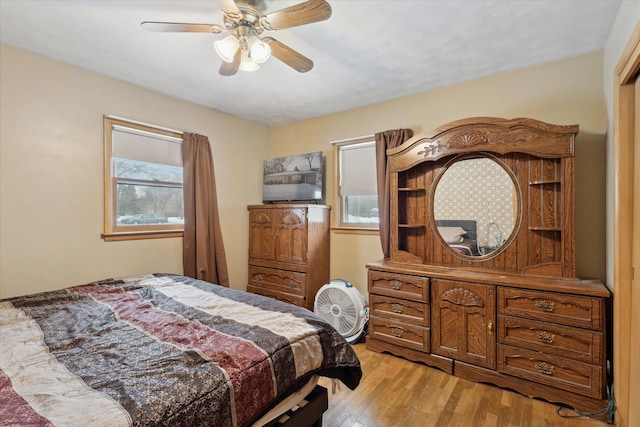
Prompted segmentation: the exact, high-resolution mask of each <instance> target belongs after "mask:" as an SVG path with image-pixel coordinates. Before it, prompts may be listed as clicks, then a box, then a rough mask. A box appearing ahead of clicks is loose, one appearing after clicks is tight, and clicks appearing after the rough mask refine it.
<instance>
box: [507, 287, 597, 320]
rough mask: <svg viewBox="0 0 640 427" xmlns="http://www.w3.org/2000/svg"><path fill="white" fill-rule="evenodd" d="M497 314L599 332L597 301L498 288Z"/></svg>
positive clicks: (574, 296)
mask: <svg viewBox="0 0 640 427" xmlns="http://www.w3.org/2000/svg"><path fill="white" fill-rule="evenodd" d="M498 313H499V314H506V315H509V316H517V317H525V318H528V319H536V320H544V321H547V322H554V323H559V324H562V325H570V326H578V327H581V328H589V329H596V330H599V329H601V328H602V325H603V319H602V316H603V313H604V309H603V300H602V299H601V298H594V297H587V296H580V295H570V294H559V293H553V292H539V291H529V290H524V289H515V288H504V287H498Z"/></svg>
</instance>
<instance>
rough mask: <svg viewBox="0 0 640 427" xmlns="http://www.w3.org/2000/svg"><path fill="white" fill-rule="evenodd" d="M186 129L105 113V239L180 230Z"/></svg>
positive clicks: (169, 234)
mask: <svg viewBox="0 0 640 427" xmlns="http://www.w3.org/2000/svg"><path fill="white" fill-rule="evenodd" d="M181 144H182V135H181V134H180V133H178V132H175V131H170V130H167V129H162V128H157V127H153V126H150V125H144V124H141V123H136V122H129V121H126V120H122V119H117V118H113V117H105V119H104V148H105V154H104V161H105V165H104V210H105V212H104V234H103V238H104V239H105V240H131V239H148V238H157V237H179V236H182V231H183V227H184V207H183V197H182V145H181Z"/></svg>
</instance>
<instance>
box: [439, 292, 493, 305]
mask: <svg viewBox="0 0 640 427" xmlns="http://www.w3.org/2000/svg"><path fill="white" fill-rule="evenodd" d="M441 298H442V300H443V301H448V302H450V303H451V304H455V305H463V306H465V307H484V300H483V299H482V297H481V296H480V295H478V294H477V293H475V292H473V291H470V290H469V289H464V288H453V289H449V290H447V291H445V292H443V293H442V295H441Z"/></svg>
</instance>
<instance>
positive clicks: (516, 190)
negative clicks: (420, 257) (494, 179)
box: [427, 152, 522, 262]
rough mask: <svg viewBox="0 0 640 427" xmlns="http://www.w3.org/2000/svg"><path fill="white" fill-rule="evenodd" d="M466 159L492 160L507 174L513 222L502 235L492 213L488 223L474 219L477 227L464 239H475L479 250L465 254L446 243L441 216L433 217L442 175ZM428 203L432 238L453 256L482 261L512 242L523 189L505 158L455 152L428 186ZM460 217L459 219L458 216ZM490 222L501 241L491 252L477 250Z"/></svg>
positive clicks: (518, 220) (518, 218) (515, 231)
mask: <svg viewBox="0 0 640 427" xmlns="http://www.w3.org/2000/svg"><path fill="white" fill-rule="evenodd" d="M469 160H489V161H491V162H494V163H495V166H496V167H497V168H500V169H501V171H502V172H504V174H505V175H506V177H508V179H509V181H510V183H511V185H512V188H511V194H510V195H509V197H510V198H511V199H512V200H511V209H512V210H511V215H512V216H513V219H512V221H513V225H512V227H511V228H510V232H509V234H508V235H507V236H505V235H503V234H502V233H503V231H504V230H503V229H501V228H500V227H499V225H498V223H496V222H494V221H493V216H491V220H490V222H489V223H485V224H478V223H477V222H476V221H474V222H476V227H474V229H473V231H472V233H473V239H467V240H469V241H473V240H475V243H474V245H475V246H476V247H477V252H478V253H477V254H475V253H473V254H469V255H467V254H465V253H464V252H463V251H461V250H456V249H454V248H455V245H454V246H452V245H451V244H449V243H447V242H446V241H445V239H444V238H443V236H442V235H441V234H440V232H439V229H438V222H439V221H441V220H442V219H437V218H436V196H437V191H438V188H440V187H439V186H440V185H441V184H442V181H443V177H444V176H445V174H447V173H448V172H450V171H452V168H453V167H454V165H458V164H459V162H465V161H469ZM513 198H515V201H514V200H513ZM427 206H428V209H427V215H428V218H429V221H430V223H431V229H432V230H433V235H434V237H435V238H436V239H437V240H438V241H439V242H440V244H441V245H442V246H443V247H444V248H445V249H447V250H448V251H449V252H450V253H451V254H452V255H453V256H454V257H457V258H460V259H463V260H466V261H470V262H483V261H486V260H488V259H491V258H494V257H496V256H498V255H500V254H501V253H502V252H504V251H505V250H506V249H507V248H508V247H509V245H511V244H512V243H513V242H514V240H515V238H516V236H517V234H518V231H519V230H520V226H521V223H522V190H521V188H520V184H519V183H518V178H517V177H516V175H515V174H514V172H513V171H512V170H511V169H510V168H509V166H508V165H507V164H506V163H505V162H504V161H502V160H501V159H500V158H499V157H496V156H494V155H493V154H491V153H486V152H478V153H475V152H474V153H469V154H458V155H454V156H453V157H451V158H450V159H449V160H448V161H447V163H446V164H445V165H444V167H443V168H442V169H441V170H440V171H439V172H438V174H437V176H436V178H435V179H434V180H433V183H432V184H431V189H430V191H429V203H428V205H427ZM464 218H470V219H472V218H473V219H474V220H475V219H476V217H475V216H465V217H464ZM459 219H462V218H459ZM444 221H448V222H453V223H455V221H454V220H453V219H451V218H447V219H444ZM491 225H495V227H496V229H497V230H498V231H499V232H500V235H501V237H500V239H499V240H500V244H499V245H498V246H497V247H496V248H495V249H494V250H492V251H491V252H488V253H484V254H483V253H481V251H480V242H481V238H482V237H483V234H484V233H485V231H489V230H490V229H491ZM503 228H504V224H503ZM465 243H466V242H465ZM463 249H466V248H465V247H464V246H463Z"/></svg>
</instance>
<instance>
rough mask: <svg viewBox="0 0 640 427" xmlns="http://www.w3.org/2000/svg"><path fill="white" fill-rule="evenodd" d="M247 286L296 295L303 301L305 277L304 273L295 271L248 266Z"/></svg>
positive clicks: (305, 284) (305, 285) (305, 286)
mask: <svg viewBox="0 0 640 427" xmlns="http://www.w3.org/2000/svg"><path fill="white" fill-rule="evenodd" d="M249 285H250V286H251V287H252V288H260V289H265V290H270V291H273V292H283V293H286V294H291V295H297V296H300V297H301V298H302V300H304V296H305V292H306V288H307V276H306V274H304V273H298V272H295V271H287V270H277V269H275V268H266V267H256V266H254V265H250V266H249ZM247 289H248V288H247Z"/></svg>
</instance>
